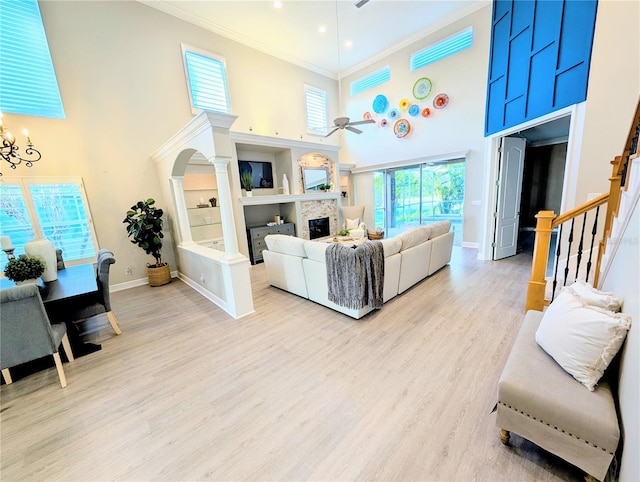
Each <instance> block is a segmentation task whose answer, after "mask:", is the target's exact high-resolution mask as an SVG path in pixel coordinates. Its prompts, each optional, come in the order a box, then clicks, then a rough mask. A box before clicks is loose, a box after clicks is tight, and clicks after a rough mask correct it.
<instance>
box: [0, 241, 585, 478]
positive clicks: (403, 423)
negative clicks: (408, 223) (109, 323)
mask: <svg viewBox="0 0 640 482" xmlns="http://www.w3.org/2000/svg"><path fill="white" fill-rule="evenodd" d="M530 262H531V258H530V256H527V255H519V256H516V257H513V258H510V259H506V260H503V261H499V262H481V261H478V260H477V259H476V251H475V250H469V249H462V248H455V249H454V259H453V261H452V263H451V265H450V266H447V267H445V268H444V269H443V270H441V271H439V272H438V273H436V274H435V275H434V276H432V277H431V278H428V279H427V280H425V281H423V282H422V283H420V284H418V285H417V286H415V287H414V288H412V289H411V290H409V291H408V292H406V293H404V294H403V295H401V296H399V297H396V298H395V299H393V300H392V301H390V302H389V303H387V304H385V305H384V308H383V309H382V310H381V311H377V312H374V313H372V314H370V315H368V316H367V317H365V318H364V319H362V320H359V321H356V320H353V319H351V318H348V317H346V316H344V315H341V314H339V313H336V312H334V311H332V310H329V309H328V308H325V307H323V306H320V305H316V304H314V303H313V302H310V301H308V300H304V299H301V298H298V297H296V296H294V295H291V294H289V293H286V292H283V291H280V290H278V289H276V288H272V287H270V286H269V285H268V284H267V282H266V278H265V270H264V265H258V266H255V267H252V269H251V270H252V271H251V275H252V284H253V292H254V297H255V307H256V313H255V314H253V315H251V316H248V317H245V318H243V319H241V320H233V319H231V318H230V317H229V316H227V315H226V314H225V313H224V312H222V311H221V310H220V309H218V308H217V307H216V306H214V305H212V304H211V303H209V302H208V301H207V300H205V299H204V298H202V297H201V296H200V295H198V294H197V293H196V292H195V291H193V290H191V289H190V288H189V287H188V286H186V285H185V284H183V283H182V282H180V281H177V280H174V281H173V282H172V283H171V284H169V285H167V286H163V287H158V288H150V287H147V286H145V287H139V288H134V289H131V290H127V291H123V292H117V293H114V294H113V295H112V304H113V306H114V311H115V312H116V314H117V315H118V318H119V320H120V326H121V327H122V330H123V332H124V334H123V335H122V336H118V337H116V336H115V335H113V334H112V332H111V331H110V330H103V331H101V332H99V333H98V335H97V337H98V341H99V342H101V343H102V344H103V349H102V351H99V352H96V353H93V354H91V355H88V356H86V357H82V358H79V359H77V360H76V361H75V362H74V363H72V364H65V371H66V373H67V380H68V382H69V385H68V387H67V388H66V389H64V390H63V389H61V388H60V386H59V384H58V379H57V376H56V372H55V369H53V368H52V369H50V370H45V371H43V372H40V373H38V374H34V375H31V376H29V377H28V378H24V379H22V380H18V381H16V382H15V383H14V384H12V385H10V386H4V385H3V386H2V387H1V392H0V393H1V396H2V400H1V403H2V405H1V409H2V413H1V419H0V424H1V425H0V429H1V432H0V434H1V449H2V453H1V458H0V463H1V468H0V470H1V472H0V478H1V479H2V480H3V481H9V480H83V481H84V480H202V479H211V480H385V481H386V480H393V481H404V480H452V481H453V480H465V481H466V480H487V481H496V480H504V481H513V480H530V481H533V480H542V481H559V480H579V479H580V477H581V474H580V472H579V471H578V470H577V469H574V468H572V467H571V466H569V465H567V464H565V463H564V462H562V461H561V460H559V459H557V458H555V457H553V456H551V455H549V454H547V453H545V452H543V451H541V450H539V449H538V448H536V447H535V446H534V445H533V444H531V443H529V442H527V441H524V440H522V439H520V438H518V437H516V436H514V437H512V443H513V445H512V446H511V447H505V446H503V445H502V444H501V443H500V441H499V437H498V429H497V428H496V427H495V414H492V413H490V412H491V409H492V408H493V406H494V404H495V402H496V385H497V381H498V377H499V375H500V372H501V371H502V367H503V366H504V363H505V360H506V357H507V355H508V352H509V349H510V347H511V345H512V342H513V340H514V337H515V335H516V333H517V330H518V328H519V326H520V322H521V319H522V316H523V309H524V299H525V294H524V290H525V286H526V280H527V278H528V275H529V271H530Z"/></svg>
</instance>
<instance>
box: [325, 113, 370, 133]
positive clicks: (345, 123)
mask: <svg viewBox="0 0 640 482" xmlns="http://www.w3.org/2000/svg"><path fill="white" fill-rule="evenodd" d="M375 122H376V121H374V120H373V119H367V120H361V121H357V122H349V118H348V117H336V118H335V119H334V120H333V124H334V125H335V128H334V129H333V130H332V131H331V132H329V133H328V134H327V135H326V136H325V137H329V136H330V135H331V134H333V133H334V132H335V131H337V130H340V129H347V130H348V131H351V132H355V133H356V134H361V133H362V131H361V130H360V129H356V128H355V127H353V126H357V125H360V124H375Z"/></svg>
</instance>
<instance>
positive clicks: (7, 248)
mask: <svg viewBox="0 0 640 482" xmlns="http://www.w3.org/2000/svg"><path fill="white" fill-rule="evenodd" d="M0 243H1V244H2V251H4V252H5V253H7V258H8V259H13V258H15V256H14V255H13V251H14V250H15V248H14V247H13V244H11V238H10V237H9V236H0Z"/></svg>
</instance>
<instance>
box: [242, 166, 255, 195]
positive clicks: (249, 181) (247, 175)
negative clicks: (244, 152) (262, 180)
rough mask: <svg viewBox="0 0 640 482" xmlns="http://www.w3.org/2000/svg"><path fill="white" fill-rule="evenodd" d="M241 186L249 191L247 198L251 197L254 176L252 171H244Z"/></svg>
mask: <svg viewBox="0 0 640 482" xmlns="http://www.w3.org/2000/svg"><path fill="white" fill-rule="evenodd" d="M240 184H242V187H243V188H244V190H245V191H247V196H251V189H252V188H253V174H252V173H251V172H250V171H242V172H241V173H240Z"/></svg>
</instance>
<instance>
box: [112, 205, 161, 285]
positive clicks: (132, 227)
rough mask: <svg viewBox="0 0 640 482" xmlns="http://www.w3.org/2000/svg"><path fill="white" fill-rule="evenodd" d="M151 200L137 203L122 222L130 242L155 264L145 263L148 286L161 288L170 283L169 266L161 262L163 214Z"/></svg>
mask: <svg viewBox="0 0 640 482" xmlns="http://www.w3.org/2000/svg"><path fill="white" fill-rule="evenodd" d="M155 203H156V202H155V200H154V199H152V198H149V199H147V200H146V201H138V202H137V203H136V204H134V205H133V206H131V209H129V210H128V211H127V216H126V217H125V218H124V220H123V221H122V222H123V223H125V224H126V225H127V236H128V237H133V239H132V240H131V242H132V243H133V244H137V245H138V246H140V247H141V248H142V249H144V251H145V253H147V254H150V255H151V256H153V257H154V259H155V264H149V263H147V276H148V277H149V285H151V286H162V285H166V284H167V283H169V282H170V281H171V270H170V269H169V264H168V263H164V262H163V261H162V251H161V250H162V238H163V237H164V235H163V234H162V215H163V214H164V212H163V211H162V209H160V208H156V207H155V206H154V204H155Z"/></svg>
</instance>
